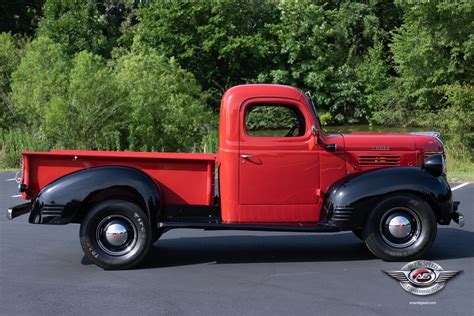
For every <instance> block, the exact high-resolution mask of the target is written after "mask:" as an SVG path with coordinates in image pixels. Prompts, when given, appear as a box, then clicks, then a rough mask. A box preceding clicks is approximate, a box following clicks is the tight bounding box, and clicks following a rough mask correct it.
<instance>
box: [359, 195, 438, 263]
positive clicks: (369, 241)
mask: <svg viewBox="0 0 474 316" xmlns="http://www.w3.org/2000/svg"><path fill="white" fill-rule="evenodd" d="M436 231H437V225H436V218H435V216H434V213H433V210H432V209H431V207H430V205H429V204H428V203H426V202H425V201H424V200H422V199H420V198H419V197H417V196H414V195H408V194H407V195H395V196H391V197H389V198H387V199H385V200H383V201H382V202H380V203H379V204H378V205H377V206H376V208H375V209H374V211H373V212H372V214H371V215H370V216H369V219H368V221H367V224H366V225H365V228H364V231H363V235H364V240H365V243H366V245H367V247H368V248H369V250H370V251H371V252H372V253H373V254H374V255H376V256H377V257H379V258H381V259H383V260H386V261H410V260H414V259H417V258H420V257H421V256H423V255H424V254H425V253H426V252H427V251H428V250H429V248H430V247H431V245H432V244H433V242H434V240H435V238H436Z"/></svg>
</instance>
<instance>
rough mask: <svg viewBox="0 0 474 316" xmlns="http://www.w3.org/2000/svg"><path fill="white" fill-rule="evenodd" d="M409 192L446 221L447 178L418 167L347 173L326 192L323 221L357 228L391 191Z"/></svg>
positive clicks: (449, 204) (449, 202) (448, 202)
mask: <svg viewBox="0 0 474 316" xmlns="http://www.w3.org/2000/svg"><path fill="white" fill-rule="evenodd" d="M404 192H405V193H409V194H416V195H417V196H420V197H422V198H423V199H425V200H426V201H427V202H428V203H429V204H430V206H431V208H432V209H433V211H434V212H435V215H436V219H437V221H438V223H440V224H445V225H447V224H449V222H450V220H451V216H450V215H451V212H452V210H453V202H452V193H451V189H450V187H449V184H448V182H447V181H446V178H445V177H443V176H441V177H434V176H432V175H431V174H429V173H428V172H426V171H424V170H423V169H421V168H417V167H397V168H385V169H377V170H372V171H366V172H361V173H357V174H353V175H351V176H348V177H346V178H344V179H342V180H340V181H338V182H336V183H335V184H333V185H332V186H331V187H330V189H329V190H328V192H327V194H326V200H325V203H324V206H323V211H322V216H321V218H322V221H323V222H328V223H331V224H335V225H337V226H338V227H339V229H340V230H351V229H357V228H361V227H363V226H364V224H365V221H366V219H367V217H368V215H369V214H370V212H371V211H372V210H373V209H374V208H375V206H376V205H377V204H378V203H379V202H380V201H381V200H382V199H384V198H385V197H387V196H388V195H391V194H394V193H404Z"/></svg>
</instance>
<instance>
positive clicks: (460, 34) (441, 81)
mask: <svg viewBox="0 0 474 316" xmlns="http://www.w3.org/2000/svg"><path fill="white" fill-rule="evenodd" d="M401 5H402V7H403V8H404V10H405V15H404V23H403V25H402V26H401V27H400V28H399V29H397V30H396V31H395V33H394V40H393V44H392V45H391V50H392V53H393V59H394V62H395V68H396V71H397V72H398V74H399V76H400V79H399V80H398V84H399V85H400V86H401V88H402V89H403V91H405V94H406V95H407V97H408V98H406V107H407V108H408V109H409V110H410V111H415V110H421V111H425V110H435V109H439V108H440V107H442V105H443V102H441V100H442V98H443V95H442V94H440V93H439V91H440V90H439V89H438V87H440V86H444V85H446V84H450V83H460V84H462V83H468V82H469V83H472V82H473V78H474V54H473V52H474V34H473V32H472V30H473V29H474V3H473V2H472V1H455V2H438V1H428V2H423V3H418V2H408V1H407V2H405V1H403V2H401Z"/></svg>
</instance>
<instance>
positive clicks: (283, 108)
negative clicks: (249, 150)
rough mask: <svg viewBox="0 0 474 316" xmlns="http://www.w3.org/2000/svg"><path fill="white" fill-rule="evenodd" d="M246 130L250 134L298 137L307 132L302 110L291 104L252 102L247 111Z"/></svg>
mask: <svg viewBox="0 0 474 316" xmlns="http://www.w3.org/2000/svg"><path fill="white" fill-rule="evenodd" d="M245 130H246V132H247V134H248V135H250V136H258V137H298V136H303V135H304V134H305V132H306V124H305V119H304V116H303V114H302V113H301V111H300V110H299V109H298V108H297V107H296V106H294V105H290V104H252V105H250V106H249V107H248V108H247V109H246V111H245Z"/></svg>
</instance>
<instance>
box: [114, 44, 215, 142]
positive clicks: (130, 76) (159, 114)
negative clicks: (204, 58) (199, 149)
mask: <svg viewBox="0 0 474 316" xmlns="http://www.w3.org/2000/svg"><path fill="white" fill-rule="evenodd" d="M115 67H116V73H117V81H118V86H119V89H120V91H121V93H122V94H123V95H124V96H125V99H124V102H125V103H126V105H127V113H128V119H127V128H128V135H129V136H128V141H129V148H130V150H143V151H151V150H164V151H175V150H178V151H186V150H192V148H193V145H195V144H199V143H200V142H201V140H202V138H203V136H204V134H205V133H206V126H207V125H209V124H212V123H210V118H211V117H210V113H209V112H208V111H207V110H206V106H205V102H204V101H205V100H204V99H203V96H204V93H203V92H202V90H201V87H200V86H199V85H198V84H197V82H196V80H195V79H194V76H193V75H192V74H190V73H189V72H187V71H185V70H183V69H182V68H181V67H180V66H179V65H178V64H177V62H176V61H175V60H174V59H168V58H166V57H164V56H162V55H160V54H159V53H158V52H157V51H156V50H154V49H152V48H147V47H144V46H142V45H138V44H135V45H134V46H133V47H132V49H131V51H129V52H126V53H125V54H122V56H119V57H118V58H117V59H116V61H115Z"/></svg>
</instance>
